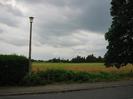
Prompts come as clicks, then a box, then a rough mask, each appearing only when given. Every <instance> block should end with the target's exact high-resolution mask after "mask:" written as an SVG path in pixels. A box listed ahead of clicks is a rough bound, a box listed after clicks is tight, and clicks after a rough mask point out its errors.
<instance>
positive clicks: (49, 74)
mask: <svg viewBox="0 0 133 99" xmlns="http://www.w3.org/2000/svg"><path fill="white" fill-rule="evenodd" d="M127 78H133V72H126V73H109V72H99V73H88V72H80V71H70V70H60V69H59V70H58V69H57V70H56V69H49V70H46V71H40V72H33V73H31V74H29V75H27V76H25V77H24V79H23V81H22V82H21V85H24V86H35V85H45V84H51V83H75V82H76V83H82V82H100V81H115V80H121V79H127Z"/></svg>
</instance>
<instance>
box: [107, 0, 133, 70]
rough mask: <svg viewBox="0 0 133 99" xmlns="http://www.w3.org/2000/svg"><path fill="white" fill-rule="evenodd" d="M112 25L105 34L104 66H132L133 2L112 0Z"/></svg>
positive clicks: (131, 0)
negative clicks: (106, 42)
mask: <svg viewBox="0 0 133 99" xmlns="http://www.w3.org/2000/svg"><path fill="white" fill-rule="evenodd" d="M111 5H112V7H111V16H112V25H111V27H110V29H109V31H108V32H107V33H106V34H105V39H106V40H107V41H108V43H109V44H108V46H107V49H108V51H107V52H106V54H105V65H106V66H116V67H117V68H120V67H121V66H125V65H126V64H128V63H131V64H133V0H112V2H111Z"/></svg>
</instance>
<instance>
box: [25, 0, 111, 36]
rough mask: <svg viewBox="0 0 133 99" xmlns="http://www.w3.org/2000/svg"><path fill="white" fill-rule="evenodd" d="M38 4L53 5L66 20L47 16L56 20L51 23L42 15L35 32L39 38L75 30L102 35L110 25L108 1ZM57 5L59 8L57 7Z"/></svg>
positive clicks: (49, 0) (67, 0)
mask: <svg viewBox="0 0 133 99" xmlns="http://www.w3.org/2000/svg"><path fill="white" fill-rule="evenodd" d="M25 2H26V1H25ZM28 2H32V0H31V1H30V0H29V1H28ZM33 2H34V1H33ZM35 2H37V1H35ZM41 2H43V3H41ZM38 3H40V4H39V5H42V6H43V4H45V3H49V4H51V5H54V7H55V6H56V8H58V10H59V11H61V12H60V15H61V16H62V18H63V17H66V18H67V19H66V20H64V21H61V20H62V19H61V18H60V17H55V16H49V17H53V19H54V18H56V20H54V21H51V20H45V18H43V17H45V15H44V16H43V15H42V16H41V19H40V20H43V21H42V24H40V25H38V26H39V30H38V31H37V32H38V33H39V35H40V36H45V35H47V36H50V35H55V36H56V35H57V36H59V35H60V36H61V35H62V36H63V35H70V34H71V33H73V31H76V30H87V31H92V32H97V33H102V34H104V33H105V32H106V31H107V30H108V27H109V26H110V23H111V16H110V10H109V9H110V0H102V1H98V0H84V1H83V0H40V2H39V1H38ZM58 4H59V5H61V6H59V5H58ZM44 6H45V5H44ZM66 7H67V8H69V10H70V11H71V12H69V11H67V10H66ZM42 11H43V9H42V10H41V12H42ZM63 11H64V13H63ZM76 11H77V13H76ZM78 11H79V12H78ZM42 13H43V12H42ZM49 13H52V12H49ZM57 14H59V13H57ZM45 21H47V24H46V23H45ZM43 22H44V23H45V24H44V23H43Z"/></svg>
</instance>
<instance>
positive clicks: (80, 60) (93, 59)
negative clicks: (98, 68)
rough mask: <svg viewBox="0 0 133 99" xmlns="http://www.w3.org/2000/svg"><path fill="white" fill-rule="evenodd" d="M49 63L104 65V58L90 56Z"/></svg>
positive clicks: (54, 60) (56, 60)
mask: <svg viewBox="0 0 133 99" xmlns="http://www.w3.org/2000/svg"><path fill="white" fill-rule="evenodd" d="M47 62H51V63H92V62H99V63H103V62H104V58H102V57H101V56H99V57H95V56H94V55H93V54H91V55H88V56H87V57H82V56H76V57H74V58H72V59H61V58H53V59H50V60H48V61H47Z"/></svg>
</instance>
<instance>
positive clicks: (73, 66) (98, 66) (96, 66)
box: [32, 62, 133, 72]
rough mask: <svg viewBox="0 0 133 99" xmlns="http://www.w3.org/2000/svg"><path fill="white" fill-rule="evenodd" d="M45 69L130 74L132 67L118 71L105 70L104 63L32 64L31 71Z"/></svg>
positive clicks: (113, 68) (115, 69)
mask: <svg viewBox="0 0 133 99" xmlns="http://www.w3.org/2000/svg"><path fill="white" fill-rule="evenodd" d="M47 69H65V70H73V71H84V72H130V71H133V66H132V65H127V66H124V67H122V68H120V69H117V68H115V67H109V68H106V67H105V66H104V63H36V62H34V63H32V71H33V72H37V71H45V70H47Z"/></svg>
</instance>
